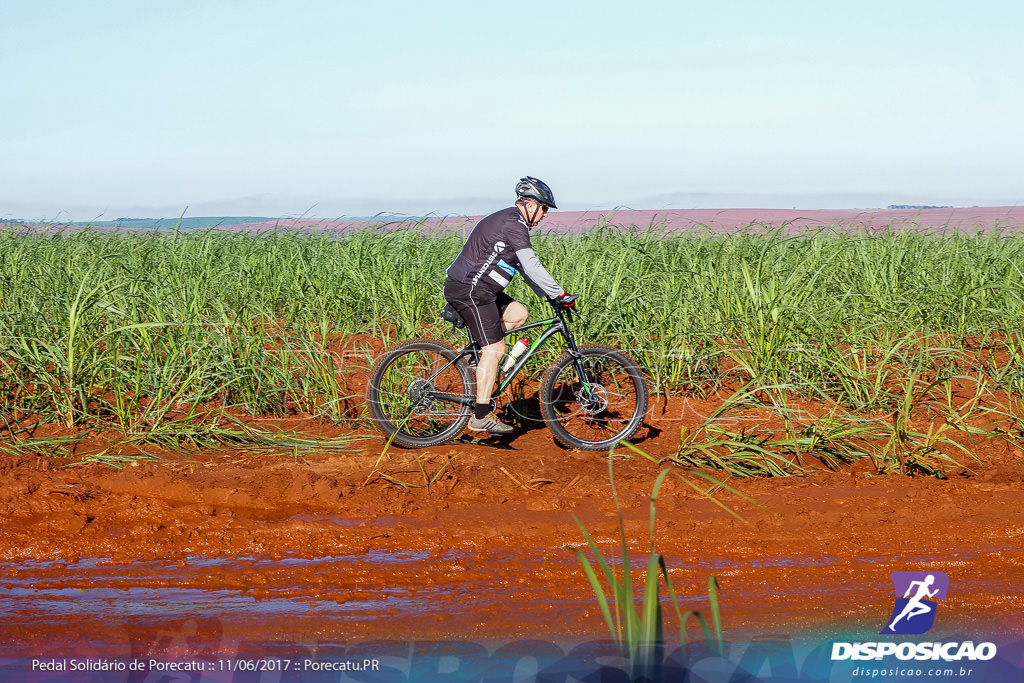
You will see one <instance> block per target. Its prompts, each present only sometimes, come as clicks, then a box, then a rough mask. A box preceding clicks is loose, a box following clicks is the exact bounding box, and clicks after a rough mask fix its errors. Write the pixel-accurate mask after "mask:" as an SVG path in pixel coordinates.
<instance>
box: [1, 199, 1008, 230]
mask: <svg viewBox="0 0 1024 683" xmlns="http://www.w3.org/2000/svg"><path fill="white" fill-rule="evenodd" d="M1019 206H1021V205H1020V204H970V205H967V204H957V205H955V204H942V205H939V204H889V205H887V206H884V207H882V206H866V207H847V208H810V207H791V208H784V207H768V206H728V207H707V208H676V207H666V208H658V209H648V208H644V209H638V208H633V207H630V206H616V207H609V208H603V209H566V210H555V211H553V212H552V214H551V215H552V217H554V216H557V215H559V214H562V215H568V214H584V215H586V214H603V213H628V212H636V213H639V212H643V213H655V214H658V213H686V212H699V213H707V212H709V211H713V212H726V211H766V212H767V211H771V212H778V211H786V212H792V211H813V212H856V211H860V212H864V211H928V210H942V209H947V210H948V209H983V208H984V209H1000V208H1007V209H1011V208H1017V207H1019ZM483 215H486V213H482V212H474V213H457V212H447V213H446V212H442V211H430V212H426V213H402V212H397V211H382V212H379V213H376V214H363V215H353V216H348V215H339V216H336V217H334V218H327V217H323V216H306V215H301V214H300V215H279V216H254V215H242V214H225V215H217V214H213V213H211V214H208V215H204V216H184V215H183V214H179V215H176V216H122V217H119V218H114V219H108V220H95V219H93V220H88V221H80V220H68V221H64V220H58V219H38V218H37V219H30V218H0V223H21V224H30V225H74V226H97V227H116V226H118V225H120V224H122V223H143V222H174V223H177V222H178V221H181V223H182V224H185V223H194V222H197V221H204V222H205V221H221V222H222V223H221V224H223V225H241V224H244V223H264V222H269V221H304V222H306V221H308V222H310V223H324V222H366V221H374V220H391V221H402V222H405V221H416V220H437V219H445V218H452V219H458V218H475V217H479V216H483ZM228 221H229V222H228ZM210 227H213V226H210Z"/></svg>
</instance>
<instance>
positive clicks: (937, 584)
mask: <svg viewBox="0 0 1024 683" xmlns="http://www.w3.org/2000/svg"><path fill="white" fill-rule="evenodd" d="M889 576H890V578H892V583H893V588H894V589H895V590H896V606H895V607H894V608H893V610H892V616H891V617H889V625H888V626H886V627H885V628H884V629H882V631H881V633H882V634H886V635H887V634H894V633H895V634H900V635H916V634H920V633H927V632H928V630H929V629H930V628H931V627H932V624H934V623H935V610H936V607H937V603H936V602H935V601H936V600H943V599H945V597H946V591H947V590H949V577H948V576H946V575H945V574H944V573H942V572H893V573H892V574H890V575H889ZM900 596H903V597H900Z"/></svg>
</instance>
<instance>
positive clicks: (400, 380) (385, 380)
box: [366, 339, 475, 448]
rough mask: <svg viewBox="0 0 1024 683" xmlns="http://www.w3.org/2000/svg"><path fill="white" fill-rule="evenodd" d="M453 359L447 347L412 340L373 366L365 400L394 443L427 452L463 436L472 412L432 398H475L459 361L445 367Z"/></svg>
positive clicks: (466, 373) (467, 371)
mask: <svg viewBox="0 0 1024 683" xmlns="http://www.w3.org/2000/svg"><path fill="white" fill-rule="evenodd" d="M456 355H457V352H456V351H455V350H453V349H452V348H451V347H450V346H448V345H447V344H443V343H441V342H438V341H434V340H432V339H413V340H412V341H407V342H405V343H404V344H400V345H398V346H396V347H395V348H394V349H392V350H391V351H389V352H387V353H386V354H384V355H383V356H382V357H381V358H380V359H379V360H378V361H377V362H376V363H374V365H373V368H372V369H371V371H370V384H369V387H368V388H367V395H366V398H367V402H368V403H369V404H370V414H371V415H372V416H373V420H374V422H376V423H377V426H378V427H379V428H380V430H381V431H382V432H384V434H386V435H387V436H388V437H393V440H394V442H395V443H397V444H400V445H402V446H407V447H409V448H425V447H427V446H437V445H438V444H442V443H444V442H446V441H449V440H451V439H453V438H455V437H456V436H458V434H459V433H460V432H462V429H463V427H465V426H466V422H467V421H468V420H469V416H470V411H471V408H470V406H469V405H465V404H462V403H456V402H453V401H444V400H440V399H438V398H436V396H437V395H438V394H444V395H446V396H452V397H458V398H466V397H472V396H473V395H474V386H475V385H474V381H473V377H472V374H471V373H470V370H469V367H468V366H467V365H466V363H465V362H464V361H463V360H461V359H460V360H458V361H456V362H455V363H452V364H450V365H448V364H449V363H450V362H451V361H452V360H453V359H454V358H455V357H456ZM446 365H447V366H448V367H445V366H446ZM442 368H443V369H442Z"/></svg>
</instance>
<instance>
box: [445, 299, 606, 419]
mask: <svg viewBox="0 0 1024 683" xmlns="http://www.w3.org/2000/svg"><path fill="white" fill-rule="evenodd" d="M567 314H568V316H569V319H570V320H572V317H571V316H572V313H571V312H570V311H568V310H566V309H561V308H555V315H554V317H552V318H548V319H547V320H539V321H537V322H535V323H529V324H526V325H523V326H522V327H516V328H514V329H511V330H508V331H507V332H505V335H504V336H505V337H510V336H514V335H517V334H519V333H520V332H524V331H526V330H531V329H534V328H536V327H542V326H545V325H549V326H550V327H548V329H546V330H544V331H543V332H542V333H541V335H540V337H538V338H537V341H535V342H534V343H533V344H531V345H530V347H529V348H528V349H526V351H525V352H524V353H523V355H522V356H520V357H519V358H517V359H516V362H515V364H514V365H513V366H512V368H511V369H510V370H509V371H508V372H507V373H506V374H505V377H504V378H503V379H501V380H500V381H499V382H498V388H497V389H495V390H494V393H493V394H491V400H492V401H494V400H495V399H497V398H498V397H499V396H501V393H502V392H503V391H505V389H507V388H508V386H509V385H510V384H512V380H514V379H515V377H516V375H518V374H519V371H520V370H522V369H523V367H524V366H525V365H526V363H527V361H529V360H530V358H531V357H533V355H534V354H535V353H536V352H537V351H538V350H540V347H541V346H543V345H544V343H545V342H546V341H547V340H548V339H550V338H551V337H553V336H555V335H556V334H561V335H562V337H563V338H564V339H565V342H566V345H567V347H568V350H569V353H570V354H571V355H572V356H573V357H574V358H576V359H577V360H576V361H575V362H574V363H573V365H574V366H575V369H576V374H577V375H578V376H579V379H580V381H581V382H582V383H583V385H584V386H585V387H588V386H589V385H590V382H589V380H588V378H587V376H586V371H585V370H584V368H583V366H582V365H581V364H580V363H579V361H578V357H579V354H578V352H577V350H576V338H575V337H574V336H573V333H572V330H571V329H570V328H569V324H568V322H566V315H567ZM479 354H480V344H478V343H477V342H476V341H470V343H468V344H466V345H465V346H464V347H462V350H461V351H460V352H459V355H457V356H456V357H455V358H454V360H451V361H449V362H448V363H445V364H444V365H443V366H442V367H441V368H440V369H439V370H438V371H437V372H435V373H434V374H433V375H431V376H430V377H429V378H428V379H427V381H428V382H433V381H434V378H435V377H437V376H438V375H440V374H441V373H442V372H444V371H445V370H446V369H448V368H449V367H451V366H452V365H454V364H455V363H457V362H459V360H460V359H462V358H464V357H467V356H468V357H476V358H477V360H478V361H479ZM433 397H434V398H435V399H437V400H439V401H447V402H449V403H459V404H462V405H468V406H472V405H473V404H474V403H476V397H475V396H452V395H451V394H433Z"/></svg>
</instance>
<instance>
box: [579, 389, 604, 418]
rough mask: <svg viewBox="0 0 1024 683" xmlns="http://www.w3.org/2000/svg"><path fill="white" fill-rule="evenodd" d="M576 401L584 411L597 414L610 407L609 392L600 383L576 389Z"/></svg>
mask: <svg viewBox="0 0 1024 683" xmlns="http://www.w3.org/2000/svg"><path fill="white" fill-rule="evenodd" d="M576 402H577V403H578V404H579V406H580V408H581V409H582V410H583V412H585V413H587V414H588V415H597V414H598V413H600V412H601V411H603V410H604V409H605V408H607V407H608V392H607V391H605V388H604V387H603V386H601V385H600V384H590V385H589V386H588V387H586V388H584V387H580V388H579V389H578V390H577V391H576Z"/></svg>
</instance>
